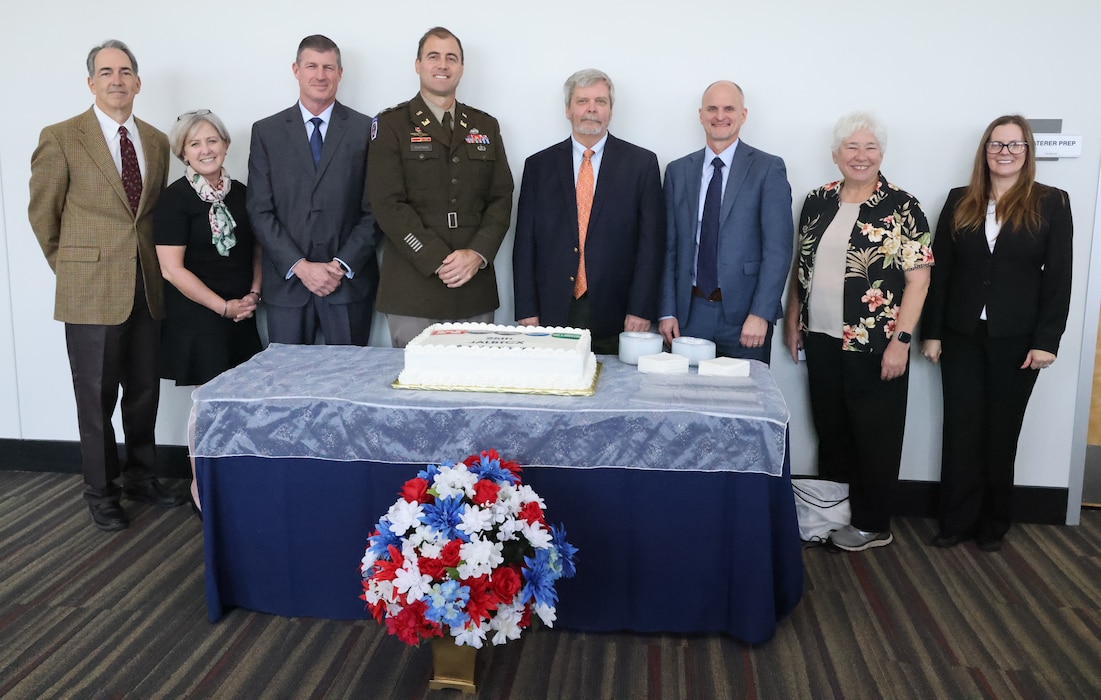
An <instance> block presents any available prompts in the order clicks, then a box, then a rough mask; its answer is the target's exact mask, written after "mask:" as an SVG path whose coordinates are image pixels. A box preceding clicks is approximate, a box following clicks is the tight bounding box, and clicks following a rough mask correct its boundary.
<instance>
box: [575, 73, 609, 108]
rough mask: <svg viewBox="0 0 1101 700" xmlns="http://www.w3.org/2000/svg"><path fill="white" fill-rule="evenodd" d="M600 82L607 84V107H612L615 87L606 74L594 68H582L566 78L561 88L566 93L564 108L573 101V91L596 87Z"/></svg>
mask: <svg viewBox="0 0 1101 700" xmlns="http://www.w3.org/2000/svg"><path fill="white" fill-rule="evenodd" d="M602 81H603V82H605V83H607V84H608V106H609V107H614V106H615V85H614V84H613V83H612V79H611V78H609V77H608V74H607V73H605V72H604V71H602V70H597V69H595V68H584V69H582V70H579V71H577V72H576V73H574V74H573V75H571V76H570V77H569V78H566V84H565V85H563V86H562V91H563V92H564V93H566V106H567V107H569V106H570V100H572V99H573V91H574V90H576V89H577V88H585V87H589V86H590V85H596V84H597V83H599V82H602Z"/></svg>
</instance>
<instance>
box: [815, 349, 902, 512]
mask: <svg viewBox="0 0 1101 700" xmlns="http://www.w3.org/2000/svg"><path fill="white" fill-rule="evenodd" d="M803 348H804V350H805V351H806V356H807V377H808V379H809V382H810V407H811V415H812V417H813V419H814V429H815V431H816V432H817V433H818V475H819V476H821V477H823V478H825V479H830V480H832V481H840V482H845V483H848V484H849V505H850V506H851V508H852V521H851V522H852V525H853V527H855V528H858V529H860V530H866V531H869V532H883V531H886V530H889V529H890V527H891V515H892V514H893V512H894V502H895V491H896V489H897V486H898V471H899V466H900V464H901V462H902V438H903V434H904V432H905V429H906V398H907V393H908V389H909V382H910V367H909V365H907V367H906V372H905V373H904V374H903V375H902V376H901V377H898V378H897V379H892V380H890V381H886V382H885V381H883V380H882V379H880V378H879V374H880V366H881V363H882V360H883V356H882V355H880V354H872V353H866V352H849V351H845V350H842V349H841V339H840V338H834V337H831V336H828V335H825V334H822V333H807V334H806V335H805V337H804V340H803Z"/></svg>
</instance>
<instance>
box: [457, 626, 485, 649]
mask: <svg viewBox="0 0 1101 700" xmlns="http://www.w3.org/2000/svg"><path fill="white" fill-rule="evenodd" d="M451 636H452V637H454V638H455V643H456V644H460V645H462V644H465V645H466V646H468V647H474V648H475V649H481V648H482V643H483V642H484V641H485V638H486V631H485V630H484V629H483V628H482V627H480V626H476V625H473V624H467V625H464V626H462V627H459V626H455V627H452V628H451Z"/></svg>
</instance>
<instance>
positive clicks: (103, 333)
mask: <svg viewBox="0 0 1101 700" xmlns="http://www.w3.org/2000/svg"><path fill="white" fill-rule="evenodd" d="M160 344H161V331H160V321H157V320H154V319H153V317H152V316H150V314H149V307H148V306H147V305H146V302H145V290H144V288H143V286H142V278H141V275H140V274H139V275H138V289H137V292H136V294H135V296H134V308H133V310H132V311H131V312H130V317H129V318H127V319H126V320H125V321H124V322H122V323H121V324H119V325H117V326H101V325H93V324H75V323H66V324H65V345H66V348H67V350H68V353H69V367H70V369H71V370H72V373H73V391H74V392H75V394H76V417H77V425H78V427H79V430H80V456H81V468H82V471H83V473H84V498H85V499H87V500H88V501H92V502H105V501H117V500H118V498H119V486H118V485H117V484H116V483H115V480H116V479H117V478H119V476H122V477H123V479H124V480H125V481H126V482H129V483H136V482H140V481H145V480H148V479H151V478H153V476H154V471H153V470H154V468H155V466H156V463H157V454H156V436H155V431H154V429H155V427H156V424H157V408H158V405H159V404H160V395H161V380H160ZM120 386H121V387H122V429H123V432H124V434H125V435H124V440H125V445H126V463H125V465H122V464H121V463H120V460H119V455H118V447H117V445H116V444H115V429H114V426H113V425H112V424H111V416H112V415H113V414H114V412H115V403H116V401H118V395H119V387H120Z"/></svg>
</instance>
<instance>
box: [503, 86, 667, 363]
mask: <svg viewBox="0 0 1101 700" xmlns="http://www.w3.org/2000/svg"><path fill="white" fill-rule="evenodd" d="M564 88H565V97H566V118H567V119H569V120H570V124H571V125H572V130H573V133H572V135H571V137H570V138H568V139H566V140H565V141H562V142H561V143H557V144H555V145H553V146H551V147H550V148H547V149H546V150H543V151H540V152H539V153H536V154H535V155H533V156H531V157H530V158H528V159H527V162H526V163H525V164H524V177H523V183H522V184H521V187H520V203H519V211H518V213H517V220H516V242H515V246H514V248H513V260H512V266H513V287H514V292H515V303H516V318H517V320H518V321H519V322H520V324H521V325H528V326H534V325H542V326H572V327H575V328H588V329H590V330H591V332H592V337H593V350H594V351H595V352H598V353H604V354H615V353H618V352H619V334H620V332H622V331H648V330H650V325H651V323H652V322H653V321H654V320H655V319H656V317H657V302H658V288H659V284H660V280H661V254H662V246H663V241H664V231H663V227H664V223H665V222H664V220H665V205H664V200H663V198H662V193H661V173H660V171H659V169H658V161H657V156H655V155H654V154H653V153H652V152H650V151H647V150H645V149H643V148H639V147H638V146H634V145H632V144H629V143H627V142H626V141H622V140H620V139H617V138H616V137H615V136H612V135H611V134H609V133H608V123H609V122H610V121H611V119H612V104H613V102H614V100H615V86H614V85H613V84H612V81H611V78H609V77H608V76H607V75H606V74H604V73H603V72H601V71H598V70H593V69H587V70H581V71H578V72H577V73H574V74H573V75H572V76H570V78H569V79H568V80H567V81H566V84H565V86H564ZM587 151H591V155H590V159H589V161H590V163H591V166H592V174H593V186H594V188H595V189H594V190H593V191H592V199H591V211H590V213H589V216H588V225H587V229H586V234H585V240H584V245H582V244H581V240H580V235H579V223H578V199H577V197H578V195H577V181H578V178H579V176H580V172H581V170H582V166H583V163H584V158H585V156H584V154H585V153H586V152H587ZM582 260H583V261H584V262H583V263H582ZM582 264H583V265H584V268H583V269H584V275H583V280H584V282H583V284H581V285H579V284H578V278H579V277H581V275H580V274H579V269H580V268H581V265H582Z"/></svg>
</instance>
